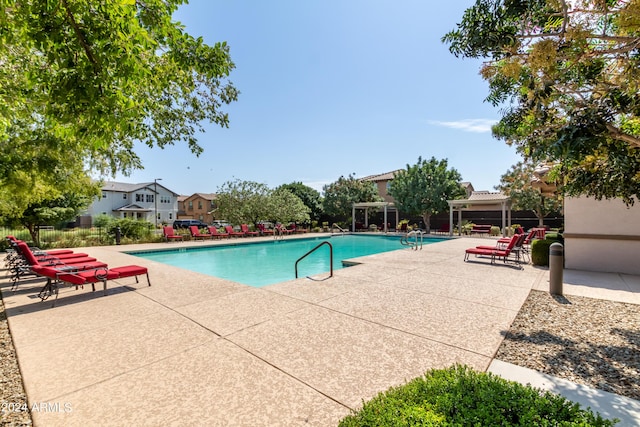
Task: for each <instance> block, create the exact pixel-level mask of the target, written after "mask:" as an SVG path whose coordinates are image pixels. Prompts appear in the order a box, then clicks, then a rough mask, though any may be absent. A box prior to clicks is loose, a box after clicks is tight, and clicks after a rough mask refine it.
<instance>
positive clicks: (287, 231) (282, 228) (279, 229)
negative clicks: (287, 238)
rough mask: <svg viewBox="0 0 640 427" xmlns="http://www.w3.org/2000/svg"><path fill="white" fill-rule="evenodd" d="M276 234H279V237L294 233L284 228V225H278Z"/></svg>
mask: <svg viewBox="0 0 640 427" xmlns="http://www.w3.org/2000/svg"><path fill="white" fill-rule="evenodd" d="M276 232H277V233H278V235H283V234H287V235H289V234H291V233H292V232H293V230H289V229H288V228H285V227H283V226H282V224H276Z"/></svg>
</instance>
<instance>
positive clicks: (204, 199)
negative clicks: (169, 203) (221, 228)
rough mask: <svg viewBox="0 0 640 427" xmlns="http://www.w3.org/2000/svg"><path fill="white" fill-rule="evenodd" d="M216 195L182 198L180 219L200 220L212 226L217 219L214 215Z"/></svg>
mask: <svg viewBox="0 0 640 427" xmlns="http://www.w3.org/2000/svg"><path fill="white" fill-rule="evenodd" d="M215 200H216V195H215V194H214V193H194V194H192V195H191V196H187V197H184V196H183V197H181V198H180V204H179V208H180V211H179V212H178V219H199V220H200V221H202V222H205V223H207V224H211V223H212V222H213V220H214V219H220V218H215V215H214V214H213V211H214V209H215V208H216V205H215Z"/></svg>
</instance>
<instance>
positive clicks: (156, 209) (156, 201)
mask: <svg viewBox="0 0 640 427" xmlns="http://www.w3.org/2000/svg"><path fill="white" fill-rule="evenodd" d="M158 181H162V178H156V179H154V180H153V192H154V193H155V194H154V195H153V205H154V212H153V216H154V217H155V219H156V230H157V229H158Z"/></svg>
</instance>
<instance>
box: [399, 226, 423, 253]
mask: <svg viewBox="0 0 640 427" xmlns="http://www.w3.org/2000/svg"><path fill="white" fill-rule="evenodd" d="M418 236H419V237H420V242H419V244H418ZM409 237H414V239H413V242H411V241H409ZM422 241H423V238H422V230H413V231H410V232H408V233H407V234H406V235H404V236H402V237H400V244H401V245H405V246H410V247H411V249H413V250H416V251H417V250H418V249H420V250H422Z"/></svg>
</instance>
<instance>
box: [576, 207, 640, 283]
mask: <svg viewBox="0 0 640 427" xmlns="http://www.w3.org/2000/svg"><path fill="white" fill-rule="evenodd" d="M564 213H565V266H566V268H572V269H579V270H589V271H606V272H616V273H627V274H640V206H639V205H638V203H636V205H635V206H631V207H627V206H626V205H625V204H624V203H623V202H622V201H620V200H601V201H598V200H595V199H590V198H586V197H579V198H567V199H565V209H564Z"/></svg>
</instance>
